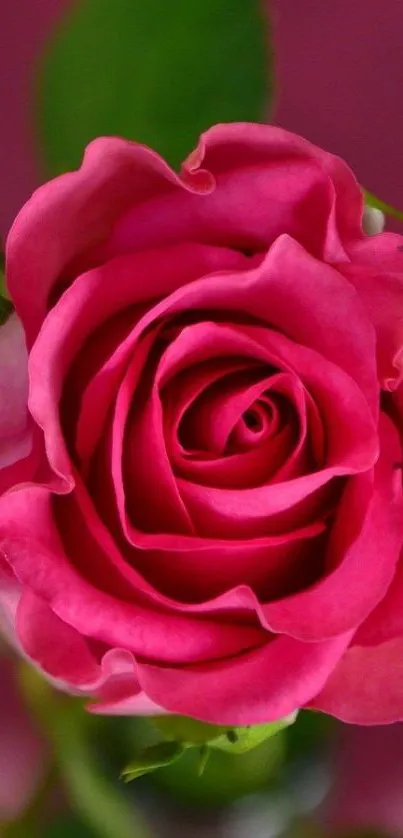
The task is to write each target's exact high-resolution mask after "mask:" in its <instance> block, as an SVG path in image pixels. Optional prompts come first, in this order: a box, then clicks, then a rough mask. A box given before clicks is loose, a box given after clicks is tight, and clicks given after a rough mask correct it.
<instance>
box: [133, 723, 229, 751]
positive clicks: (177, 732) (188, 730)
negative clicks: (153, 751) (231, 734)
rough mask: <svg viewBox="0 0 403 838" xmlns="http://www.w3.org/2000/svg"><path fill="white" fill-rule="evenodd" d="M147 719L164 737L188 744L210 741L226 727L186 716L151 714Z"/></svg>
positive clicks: (200, 743)
mask: <svg viewBox="0 0 403 838" xmlns="http://www.w3.org/2000/svg"><path fill="white" fill-rule="evenodd" d="M149 721H150V722H151V723H152V725H153V726H154V727H156V728H157V730H159V731H160V733H162V734H163V736H164V737H165V739H168V740H174V741H177V742H183V743H186V744H189V745H203V744H204V743H205V742H211V740H212V739H217V737H218V736H220V735H221V734H222V733H225V732H226V730H227V729H228V728H227V727H224V726H219V725H211V724H208V723H207V722H199V721H197V719H189V718H188V717H187V716H153V717H151V718H150V719H149Z"/></svg>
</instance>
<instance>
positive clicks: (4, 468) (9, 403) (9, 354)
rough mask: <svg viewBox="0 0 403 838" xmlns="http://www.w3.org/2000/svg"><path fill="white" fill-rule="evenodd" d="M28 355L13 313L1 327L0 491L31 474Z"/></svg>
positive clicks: (32, 464) (31, 439)
mask: <svg viewBox="0 0 403 838" xmlns="http://www.w3.org/2000/svg"><path fill="white" fill-rule="evenodd" d="M32 445H33V433H32V420H31V418H30V416H29V414H28V356H27V349H26V345H25V338H24V332H23V328H22V325H21V322H20V320H19V319H18V317H17V315H16V314H12V315H11V317H10V318H9V319H8V320H7V321H6V323H4V325H3V326H1V327H0V493H1V492H4V491H5V490H6V489H8V488H9V487H10V486H13V485H14V484H15V483H19V482H21V481H23V480H28V479H29V478H30V477H32V475H33V468H34V459H33V457H31V456H30V454H31V452H32Z"/></svg>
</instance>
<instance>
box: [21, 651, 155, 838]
mask: <svg viewBox="0 0 403 838" xmlns="http://www.w3.org/2000/svg"><path fill="white" fill-rule="evenodd" d="M21 675H22V678H21V683H22V686H23V689H24V692H25V695H26V696H27V699H28V701H29V703H30V705H31V707H32V709H33V710H34V712H35V715H36V717H37V719H38V721H39V723H40V724H41V726H42V728H43V729H44V731H45V733H46V735H47V737H48V739H49V740H50V741H51V743H52V745H53V750H54V754H55V760H56V764H57V767H58V771H59V775H60V778H61V781H62V783H63V785H64V787H65V789H66V792H67V793H68V796H69V800H70V802H71V805H72V808H73V809H74V811H75V812H76V813H77V814H78V815H79V816H80V818H81V819H82V821H83V823H85V824H86V825H87V826H88V827H89V828H90V829H91V828H92V829H93V830H95V831H96V832H97V834H98V835H99V836H100V838H152V836H151V833H150V830H149V828H148V825H147V824H146V822H145V819H144V818H143V816H142V815H141V813H140V812H138V811H137V810H136V809H135V808H134V806H133V805H132V803H131V801H129V800H128V798H127V797H126V794H124V793H123V792H122V791H120V789H119V788H118V787H115V786H114V785H113V784H112V783H110V782H109V780H108V779H107V778H106V777H105V776H103V774H102V773H101V772H100V770H99V767H98V764H97V761H96V758H95V756H94V753H93V751H92V749H91V744H90V741H89V739H88V733H87V730H86V727H85V714H84V713H83V712H82V710H81V708H80V707H79V701H78V699H68V698H66V697H65V696H60V695H58V694H56V693H55V692H54V691H53V690H52V689H51V688H50V687H49V686H48V685H47V684H46V683H45V682H44V681H42V679H39V678H38V676H37V675H36V673H34V672H33V670H30V669H28V668H27V667H26V666H25V665H24V666H23V669H22V671H21ZM13 838H14V836H13Z"/></svg>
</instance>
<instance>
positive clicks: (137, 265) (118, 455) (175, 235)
mask: <svg viewBox="0 0 403 838" xmlns="http://www.w3.org/2000/svg"><path fill="white" fill-rule="evenodd" d="M362 215H363V201H362V195H361V191H360V188H359V186H358V184H357V182H356V180H355V179H354V176H353V175H352V173H351V172H350V170H349V169H348V168H347V166H346V165H345V164H344V163H343V162H342V161H341V160H339V159H338V158H336V157H333V156H332V155H330V154H326V153H325V152H323V151H321V150H320V149H318V148H316V147H315V146H312V145H310V144H309V143H308V142H306V141H304V140H303V139H301V138H299V137H297V136H294V135H292V134H289V133H287V132H285V131H282V130H281V129H278V128H273V127H267V126H259V125H242V124H238V125H220V126H216V127H214V128H212V129H210V130H209V131H208V132H207V133H206V134H205V135H204V136H203V138H202V140H201V142H200V145H199V146H198V148H197V149H196V151H194V152H193V153H192V154H191V155H190V157H189V158H188V159H187V161H186V162H185V164H184V166H183V169H182V172H181V175H180V176H179V175H177V174H175V173H174V172H173V171H172V170H171V169H170V168H169V166H168V165H167V164H166V163H165V162H164V161H163V160H162V159H161V158H160V157H159V156H158V155H157V154H155V153H154V152H152V151H150V150H149V149H148V148H145V147H143V146H140V145H137V144H135V143H129V142H126V141H124V140H120V139H113V138H104V139H99V140H96V141H95V142H93V143H92V144H91V145H90V146H89V147H88V149H87V152H86V155H85V159H84V162H83V165H82V167H81V169H80V170H79V171H77V172H74V173H70V174H66V175H64V176H62V177H60V178H57V179H56V180H54V181H52V182H51V183H48V184H46V185H45V186H43V187H42V188H40V189H39V190H38V191H37V192H36V193H35V194H34V196H33V197H32V198H31V200H30V201H29V202H28V204H27V205H26V206H25V207H24V209H23V210H22V211H21V213H20V215H19V216H18V218H17V220H16V222H15V223H14V226H13V228H12V231H11V233H10V236H9V240H8V244H7V267H8V284H9V289H10V291H11V294H12V297H13V300H14V302H15V306H16V310H17V313H18V315H19V317H20V318H21V320H22V323H23V325H24V328H25V333H26V337H27V343H28V349H29V410H30V416H31V421H32V423H33V426H34V427H33V433H34V437H33V438H34V445H33V448H32V454H31V460H32V462H33V463H34V464H35V463H36V477H35V480H31V481H30V482H27V481H26V480H25V482H24V483H20V484H19V485H17V486H15V488H14V490H13V491H10V492H7V493H5V494H3V496H2V498H1V499H0V538H1V555H2V565H3V566H4V576H3V578H4V579H5V580H8V585H9V586H10V585H13V586H14V593H15V596H16V598H17V599H18V605H17V609H16V613H15V618H14V619H15V633H16V638H17V640H18V643H20V644H21V646H22V647H23V649H24V651H25V654H26V655H28V656H29V657H30V658H31V659H32V660H33V661H35V662H36V664H38V665H39V666H40V667H41V668H42V669H43V671H44V672H45V673H47V675H48V676H49V677H50V678H52V679H53V680H55V681H56V682H57V683H59V684H60V686H61V687H62V688H64V689H67V690H70V691H72V692H78V693H84V694H86V695H89V696H91V697H93V700H94V702H95V704H96V709H97V710H98V711H101V712H111V713H137V712H138V713H145V712H154V713H155V712H163V711H167V712H173V713H183V714H186V715H189V716H194V717H197V718H201V719H206V720H208V721H211V722H219V723H225V724H226V723H228V724H247V723H253V722H263V721H268V720H272V719H273V720H274V719H277V718H278V717H281V716H284V715H287V714H288V713H290V712H291V711H293V710H294V709H295V708H296V707H301V706H305V705H311V704H314V705H315V706H316V707H320V708H321V709H324V710H326V711H328V712H331V713H334V714H336V715H340V716H342V717H343V718H354V719H358V720H361V721H362V722H366V721H369V722H376V721H380V720H383V721H390V720H392V719H395V718H403V683H402V681H403V664H402V663H401V661H402V660H403V656H402V648H403V640H402V638H403V617H402V614H403V608H402V607H401V602H400V599H401V591H402V589H403V588H402V585H403V583H402V585H401V584H400V579H401V573H400V570H398V571H396V568H397V564H398V560H399V555H400V552H401V545H402V539H403V514H402V513H403V498H402V480H401V464H402V450H401V442H400V437H399V432H398V426H399V425H400V424H401V423H400V420H399V409H398V398H399V392H400V391H397V388H398V386H399V383H400V380H401V377H402V363H403V356H402V345H403V315H402V312H403V253H402V252H401V251H402V247H403V238H401V237H399V236H397V235H394V234H387V233H385V234H380V235H375V236H373V237H368V236H366V235H364V232H363V230H362ZM0 578H1V577H0ZM4 584H6V583H4ZM369 615H371V616H369ZM365 667H366V669H365ZM363 671H365V673H366V674H365V676H364V677H362V672H363Z"/></svg>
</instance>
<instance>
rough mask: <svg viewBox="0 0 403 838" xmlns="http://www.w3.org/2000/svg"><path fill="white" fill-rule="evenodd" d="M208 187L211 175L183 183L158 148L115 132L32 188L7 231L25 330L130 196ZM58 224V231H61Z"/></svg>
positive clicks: (31, 334)
mask: <svg viewBox="0 0 403 838" xmlns="http://www.w3.org/2000/svg"><path fill="white" fill-rule="evenodd" d="M211 188H213V180H212V178H208V177H205V176H204V175H202V176H201V177H200V176H198V175H197V174H196V175H195V176H194V177H191V176H188V177H187V178H186V184H185V183H184V181H183V180H181V178H180V177H179V176H178V175H177V174H175V172H173V171H172V169H171V168H170V167H169V166H168V164H167V163H165V161H164V160H162V158H161V157H159V155H158V154H156V152H154V151H151V150H150V149H148V148H146V147H145V146H141V145H138V144H137V143H131V142H127V141H126V140H121V139H118V138H115V137H101V138H99V139H97V140H94V141H93V142H92V143H90V145H89V146H88V147H87V149H86V152H85V156H84V160H83V163H82V166H81V168H80V169H79V170H78V171H76V172H70V173H68V174H65V175H61V176H60V177H58V178H55V179H54V180H52V181H50V182H49V183H46V184H45V185H44V186H41V187H40V188H39V189H37V190H36V192H34V194H33V196H32V198H31V199H30V200H29V201H28V202H27V203H26V204H25V206H24V207H23V209H22V210H21V212H20V213H19V215H18V216H17V218H16V220H15V222H14V224H13V226H12V228H11V231H10V233H9V236H8V239H7V248H6V256H7V282H8V288H9V291H10V293H11V295H12V297H13V301H14V303H15V306H16V310H17V312H18V314H19V315H20V317H21V319H22V321H23V323H24V327H25V330H26V333H27V338H28V343H29V345H31V344H32V342H33V340H34V339H35V337H36V335H37V333H38V331H39V329H40V327H41V324H42V321H43V319H44V316H45V314H46V310H47V302H48V298H49V295H50V293H51V291H52V288H53V287H54V285H55V283H56V282H57V280H58V279H59V278H60V275H61V274H63V272H64V271H65V270H66V269H67V268H68V267H69V265H70V264H71V263H72V262H73V261H76V260H78V259H79V258H80V257H82V256H83V255H85V254H86V253H87V252H88V251H89V250H90V249H92V248H95V247H96V246H98V245H100V244H101V243H102V242H104V240H105V238H106V237H107V236H108V235H109V233H110V231H111V229H112V226H113V224H114V223H115V222H116V220H117V219H118V218H119V216H120V215H121V214H122V213H124V212H125V211H127V210H128V209H129V207H130V206H131V205H132V203H133V199H135V200H137V202H138V203H141V202H144V201H147V200H149V199H150V198H154V197H155V196H156V195H158V194H163V193H164V192H170V191H174V190H175V189H176V190H177V191H179V192H180V191H181V190H182V191H186V190H188V189H189V190H195V191H196V192H199V191H201V192H204V191H206V190H209V189H211ZM60 231H63V235H61V234H60Z"/></svg>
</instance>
